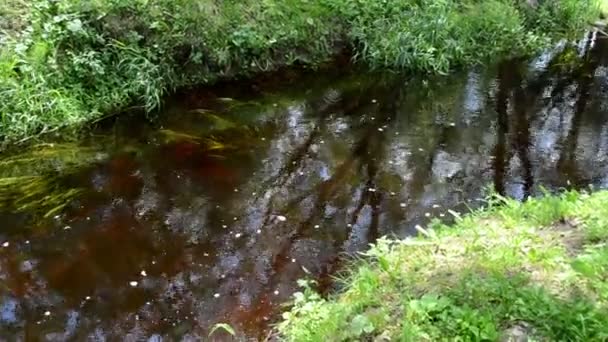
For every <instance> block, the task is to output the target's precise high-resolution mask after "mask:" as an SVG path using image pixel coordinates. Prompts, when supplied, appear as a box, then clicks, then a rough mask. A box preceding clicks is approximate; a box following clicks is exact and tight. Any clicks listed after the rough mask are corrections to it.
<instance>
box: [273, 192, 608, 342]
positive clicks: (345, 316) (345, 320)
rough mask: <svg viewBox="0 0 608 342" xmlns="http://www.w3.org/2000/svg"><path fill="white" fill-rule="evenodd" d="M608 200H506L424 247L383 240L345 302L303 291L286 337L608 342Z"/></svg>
mask: <svg viewBox="0 0 608 342" xmlns="http://www.w3.org/2000/svg"><path fill="white" fill-rule="evenodd" d="M607 202H608V192H597V193H593V194H591V195H589V194H586V193H577V192H566V193H563V194H562V195H560V196H549V197H544V198H538V199H530V200H529V201H528V202H526V203H520V202H517V201H513V200H508V199H504V198H495V199H493V200H491V201H490V203H489V208H487V209H486V210H482V211H478V212H475V213H473V214H471V215H466V216H464V217H461V216H460V215H458V214H456V213H454V216H455V217H456V223H455V224H454V225H452V226H444V225H442V224H440V223H438V222H436V223H434V224H431V225H430V226H428V227H424V228H419V231H420V237H416V238H410V239H406V240H402V241H393V240H389V239H382V240H380V241H378V242H377V243H376V244H375V245H374V246H373V247H372V248H371V249H370V250H369V251H368V252H366V253H365V257H364V258H363V260H358V261H355V262H354V264H353V265H351V266H350V268H349V271H348V274H349V275H348V276H347V277H345V278H344V279H343V280H342V284H343V286H344V288H343V290H342V291H340V292H339V294H336V295H333V296H331V297H330V298H329V299H324V298H322V297H321V296H319V295H318V294H317V293H315V292H314V291H313V290H311V288H310V286H308V285H306V286H305V287H304V290H303V292H301V293H297V294H296V295H295V305H294V307H293V308H292V309H291V311H289V312H287V313H285V314H284V316H283V317H284V321H283V322H282V323H281V324H280V325H279V330H280V331H281V333H282V334H283V336H284V337H285V338H286V339H287V340H291V341H342V340H357V341H359V340H376V341H385V340H386V341H389V340H390V341H393V340H401V341H421V340H425V341H426V340H428V341H438V340H442V339H445V338H455V337H461V339H462V340H465V341H480V340H499V339H501V338H506V340H508V338H513V339H512V340H513V341H515V340H517V341H519V339H514V338H515V337H516V336H527V337H529V338H533V339H534V340H535V341H554V340H567V341H603V340H605V339H606V338H607V337H608V280H607V279H606V274H607V271H608V247H607V242H608V229H607V227H608V220H607V217H608V207H607V206H606V203H607Z"/></svg>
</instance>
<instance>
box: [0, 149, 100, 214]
mask: <svg viewBox="0 0 608 342" xmlns="http://www.w3.org/2000/svg"><path fill="white" fill-rule="evenodd" d="M99 158H100V155H99V154H98V152H97V150H95V149H93V148H89V147H80V146H77V145H74V144H42V145H35V146H32V147H30V148H29V149H28V151H27V152H24V153H20V154H17V155H14V156H11V157H7V158H5V159H2V160H0V210H3V211H13V212H22V213H28V214H32V215H35V216H41V217H43V218H47V217H51V216H54V215H56V214H58V213H60V212H61V211H63V210H64V209H65V208H66V206H68V205H69V204H70V203H71V202H72V201H73V200H74V199H76V198H77V197H78V196H79V195H81V194H82V193H83V192H84V189H81V188H78V187H73V186H68V185H66V184H65V183H64V182H63V179H65V177H66V175H70V174H73V173H74V172H76V171H78V170H79V169H81V168H82V167H84V166H86V165H89V164H90V163H92V162H94V161H95V160H98V159H99Z"/></svg>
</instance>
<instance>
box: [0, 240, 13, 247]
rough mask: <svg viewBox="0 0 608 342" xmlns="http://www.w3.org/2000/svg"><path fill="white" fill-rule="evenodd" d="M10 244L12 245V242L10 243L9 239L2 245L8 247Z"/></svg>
mask: <svg viewBox="0 0 608 342" xmlns="http://www.w3.org/2000/svg"><path fill="white" fill-rule="evenodd" d="M10 245H11V244H10V243H9V242H8V241H6V242H4V243H3V244H2V247H4V248H6V247H8V246H10Z"/></svg>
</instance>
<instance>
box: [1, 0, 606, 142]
mask: <svg viewBox="0 0 608 342" xmlns="http://www.w3.org/2000/svg"><path fill="white" fill-rule="evenodd" d="M520 3H524V1H521V2H520V1H512V0H483V1H474V0H466V1H461V0H440V1H436V0H416V1H414V0H399V1H391V2H386V1H384V0H370V1H360V0H314V1H300V0H265V1H258V0H242V1H212V0H197V1H190V0H177V1H174V0H150V1H140V0H123V1H117V0H98V1H77V0H56V1H47V0H33V1H21V0H10V1H4V2H3V3H2V4H0V42H1V43H2V44H0V98H1V99H2V101H0V115H1V120H0V141H2V142H5V143H6V142H14V141H17V140H20V139H23V138H26V137H31V136H35V135H37V134H40V133H44V132H48V131H52V130H57V129H60V128H62V127H66V126H70V127H73V126H80V125H82V124H83V123H85V122H90V121H92V120H95V119H98V118H100V117H103V116H104V115H107V114H108V113H110V112H114V111H118V110H122V109H125V108H128V107H130V106H138V107H139V106H140V107H142V108H144V109H145V110H146V111H147V112H152V111H153V110H154V109H156V108H158V106H159V105H160V103H161V99H162V97H163V96H164V95H165V94H166V93H167V92H170V91H172V90H173V89H175V88H176V87H181V86H187V85H191V84H196V83H211V82H213V81H215V80H217V79H218V78H229V77H235V76H247V75H250V74H252V73H255V72H264V71H270V70H275V69H277V68H278V67H281V66H286V65H293V64H300V65H308V66H313V67H314V66H317V65H319V64H321V63H323V62H326V61H328V60H330V59H331V58H332V57H333V56H334V55H336V53H337V52H339V51H341V50H343V49H344V48H349V49H350V50H352V51H353V54H354V58H355V59H356V60H358V61H360V62H362V63H364V64H366V65H369V66H371V67H377V68H391V69H405V70H409V71H413V72H424V73H426V72H431V73H445V72H447V71H449V70H451V69H453V68H455V67H459V66H462V65H468V64H474V63H478V62H480V61H483V60H485V59H487V58H489V57H491V56H495V55H498V54H501V55H504V54H527V53H530V52H532V51H534V50H536V49H539V48H542V47H544V46H546V44H548V42H549V41H551V39H552V38H557V37H560V38H561V37H565V36H568V35H572V34H575V33H578V31H579V30H581V29H582V28H583V27H584V25H586V24H587V21H588V20H589V19H590V18H593V17H594V16H597V13H598V12H597V11H598V6H597V3H596V0H558V1H557V0H556V1H542V2H541V5H540V6H539V7H538V8H534V9H532V8H530V6H527V5H523V4H520Z"/></svg>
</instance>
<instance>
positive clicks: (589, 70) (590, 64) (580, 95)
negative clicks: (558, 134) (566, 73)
mask: <svg viewBox="0 0 608 342" xmlns="http://www.w3.org/2000/svg"><path fill="white" fill-rule="evenodd" d="M589 44H591V41H590V40H588V41H587V45H588V46H587V47H586V48H585V51H586V57H585V59H587V60H586V61H585V63H583V64H582V66H581V68H580V69H579V70H577V71H576V75H577V83H578V87H577V93H576V102H575V104H574V113H573V116H572V120H571V122H570V130H569V132H568V135H567V136H566V139H565V141H564V148H563V150H562V153H561V155H560V158H559V161H558V162H557V168H558V170H559V171H560V172H562V173H563V174H564V175H565V176H566V177H567V179H568V180H571V181H573V182H574V183H575V184H578V183H579V181H580V180H581V178H582V177H581V176H580V175H579V171H578V167H577V161H576V149H577V145H578V144H577V143H578V141H579V133H580V128H581V122H582V120H583V116H584V114H585V109H586V108H587V105H588V103H589V102H590V100H591V92H590V90H591V86H592V85H593V78H594V76H593V75H594V72H595V70H596V69H597V67H598V63H599V59H600V56H598V48H595V49H590V48H589Z"/></svg>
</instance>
